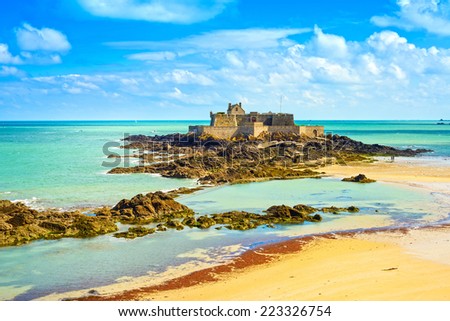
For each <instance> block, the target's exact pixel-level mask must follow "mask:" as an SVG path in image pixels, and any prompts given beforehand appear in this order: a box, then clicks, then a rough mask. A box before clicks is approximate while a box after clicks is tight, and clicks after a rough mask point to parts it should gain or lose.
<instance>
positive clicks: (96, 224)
mask: <svg viewBox="0 0 450 321" xmlns="http://www.w3.org/2000/svg"><path fill="white" fill-rule="evenodd" d="M115 231H117V226H116V224H115V223H114V221H113V220H112V219H109V218H108V217H93V216H87V215H85V214H83V213H81V212H79V211H74V212H58V211H52V210H48V211H41V212H40V211H36V210H34V209H31V208H29V207H28V206H26V205H25V204H22V203H13V202H11V201H7V200H0V246H10V245H20V244H25V243H28V242H31V241H33V240H38V239H59V238H63V237H79V238H85V237H93V236H97V235H101V234H106V233H110V232H115Z"/></svg>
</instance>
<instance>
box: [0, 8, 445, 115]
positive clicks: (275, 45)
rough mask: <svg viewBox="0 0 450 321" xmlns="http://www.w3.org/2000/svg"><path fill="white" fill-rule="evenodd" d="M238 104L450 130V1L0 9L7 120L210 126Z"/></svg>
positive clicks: (0, 69) (1, 105)
mask: <svg viewBox="0 0 450 321" xmlns="http://www.w3.org/2000/svg"><path fill="white" fill-rule="evenodd" d="M229 102H231V103H237V102H242V104H243V107H244V109H246V111H248V112H249V111H259V112H267V111H272V112H279V111H280V110H281V111H282V112H288V113H293V114H294V115H295V118H296V119H300V120H315V119H323V120H333V119H344V120H345V119H373V120H377V119H441V118H444V119H449V118H450V0H441V1H439V0H378V1H370V2H369V1H360V0H358V1H354V0H347V1H346V0H315V1H303V0H298V1H293V0H278V1H269V0H268V1H260V0H259V1H257V0H184V1H182V0H15V1H6V0H2V1H1V2H0V120H90V119H92V120H102V119H104V120H115V119H123V120H128V119H131V120H160V119H208V118H209V112H210V111H214V112H217V111H225V110H226V108H227V106H228V103H229ZM280 102H281V104H280Z"/></svg>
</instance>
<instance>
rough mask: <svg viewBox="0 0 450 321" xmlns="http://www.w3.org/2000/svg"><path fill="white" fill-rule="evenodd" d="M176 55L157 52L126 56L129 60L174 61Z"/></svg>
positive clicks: (167, 52)
mask: <svg viewBox="0 0 450 321" xmlns="http://www.w3.org/2000/svg"><path fill="white" fill-rule="evenodd" d="M176 56H177V55H176V54H175V53H173V52H170V51H157V52H141V53H136V54H132V55H128V56H126V57H127V58H128V59H130V60H143V61H164V60H174V59H175V58H176Z"/></svg>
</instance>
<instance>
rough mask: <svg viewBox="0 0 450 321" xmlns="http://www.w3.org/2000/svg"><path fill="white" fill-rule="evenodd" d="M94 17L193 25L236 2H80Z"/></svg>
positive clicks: (202, 0) (176, 0) (106, 0)
mask: <svg viewBox="0 0 450 321" xmlns="http://www.w3.org/2000/svg"><path fill="white" fill-rule="evenodd" d="M78 2H79V3H80V5H81V6H82V7H83V8H84V9H85V10H87V11H88V12H89V13H91V14H92V15H95V16H100V17H108V18H119V19H130V20H144V21H155V22H168V23H186V24H187V23H194V22H200V21H206V20H209V19H211V18H214V17H215V16H217V15H218V14H220V13H221V12H223V11H224V10H225V8H226V6H227V5H228V4H229V3H231V2H233V0H189V1H186V0H184V1H183V0H164V1H160V0H141V1H138V0H78Z"/></svg>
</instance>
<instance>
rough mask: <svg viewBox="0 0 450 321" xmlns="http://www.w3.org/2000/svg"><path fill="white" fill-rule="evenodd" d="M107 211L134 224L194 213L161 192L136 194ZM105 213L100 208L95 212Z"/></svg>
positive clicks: (100, 214)
mask: <svg viewBox="0 0 450 321" xmlns="http://www.w3.org/2000/svg"><path fill="white" fill-rule="evenodd" d="M109 212H110V215H111V217H113V218H115V219H117V220H118V221H120V222H122V223H134V224H147V223H152V222H161V221H166V220H168V219H174V218H184V217H189V216H192V215H194V212H193V211H192V210H191V209H190V208H188V207H187V206H185V205H183V204H181V203H179V202H177V201H175V200H174V199H173V197H172V196H170V195H168V194H166V193H163V192H154V193H148V194H145V195H143V194H138V195H136V196H134V197H132V198H131V199H123V200H121V201H120V202H119V203H117V204H116V205H115V206H114V207H113V208H111V210H110V211H109ZM105 213H106V214H107V213H108V211H107V210H105V209H101V210H100V211H98V212H97V213H96V214H97V215H99V216H103V215H105Z"/></svg>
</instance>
